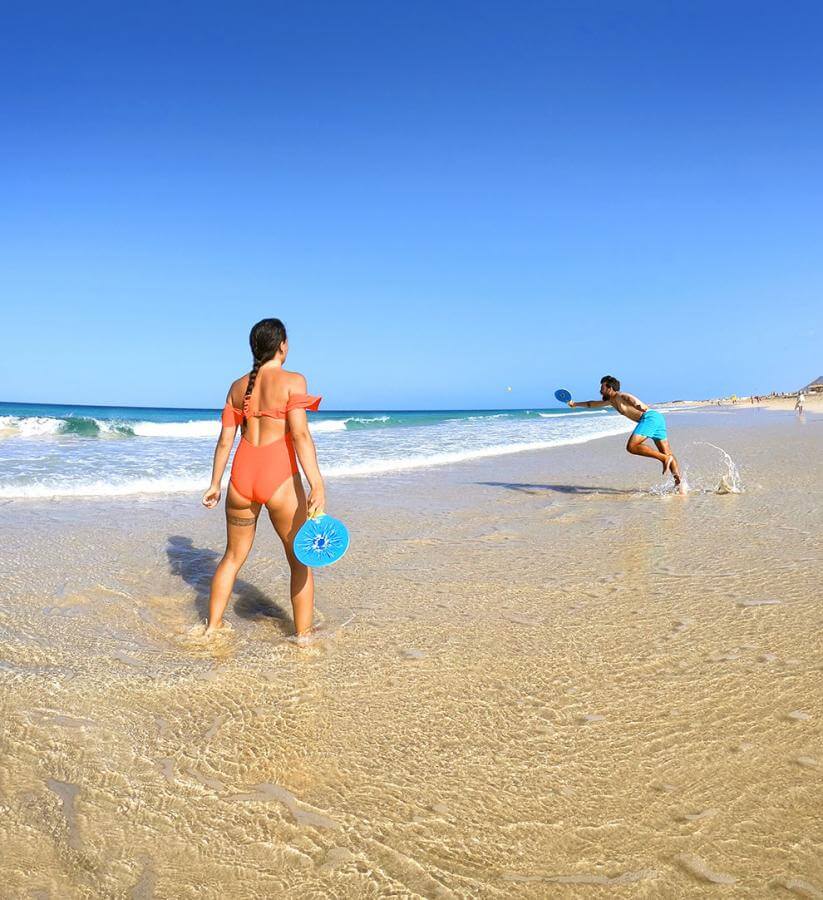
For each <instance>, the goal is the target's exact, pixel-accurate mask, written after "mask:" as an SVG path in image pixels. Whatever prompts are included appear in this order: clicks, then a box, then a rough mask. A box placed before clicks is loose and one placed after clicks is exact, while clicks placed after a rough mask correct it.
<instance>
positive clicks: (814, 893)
mask: <svg viewBox="0 0 823 900" xmlns="http://www.w3.org/2000/svg"><path fill="white" fill-rule="evenodd" d="M775 884H776V885H777V886H778V887H782V888H785V889H786V890H787V891H790V892H791V893H792V894H794V895H795V896H797V897H806V898H808V900H823V891H821V890H820V888H817V887H815V886H814V885H813V884H812V883H811V882H810V881H806V879H805V878H783V879H782V880H781V881H777V882H775Z"/></svg>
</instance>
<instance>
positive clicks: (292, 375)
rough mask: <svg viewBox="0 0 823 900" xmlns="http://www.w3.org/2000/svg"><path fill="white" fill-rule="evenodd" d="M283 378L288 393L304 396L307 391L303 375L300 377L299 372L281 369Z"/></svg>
mask: <svg viewBox="0 0 823 900" xmlns="http://www.w3.org/2000/svg"><path fill="white" fill-rule="evenodd" d="M283 376H284V378H285V379H286V384H287V385H288V388H289V393H291V394H305V393H306V389H307V386H308V385H307V382H306V377H305V375H301V374H300V372H289V371H287V370H286V369H283Z"/></svg>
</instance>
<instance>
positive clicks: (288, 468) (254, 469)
mask: <svg viewBox="0 0 823 900" xmlns="http://www.w3.org/2000/svg"><path fill="white" fill-rule="evenodd" d="M322 399H323V398H322V397H312V396H311V395H310V394H292V396H291V397H289V400H288V403H287V404H286V406H285V407H284V408H283V409H261V410H259V411H258V412H252V411H251V409H250V407H249V400H248V399H247V400H246V401H245V402H244V404H243V409H236V408H235V407H234V406H232V405H231V403H229V402H228V401H226V405H225V406H224V407H223V416H222V422H223V427H224V428H225V427H228V426H230V425H241V426H242V424H243V420H244V419H247V418H249V417H251V416H258V417H262V416H268V417H269V418H271V419H285V418H286V413H288V412H289V411H290V410H292V409H305V410H307V411H309V410H310V411H312V412H315V411H316V410H317V409H318V407H319V406H320V401H321V400H322ZM296 474H297V456H296V455H295V452H294V443H293V442H292V437H291V432H290V431H287V432H286V433H285V434H284V435H283V437H281V438H278V439H277V440H276V441H272V443H270V444H261V445H260V446H255V445H254V444H251V443H249V441H247V440H246V439H245V437H243V436H242V435H241V437H240V443H239V444H238V446H237V452H236V453H235V454H234V462H233V463H232V467H231V483H232V484H233V485H234V486H235V488H236V489H237V491H238V492H239V493H241V494H242V495H243V496H244V497H246V498H247V499H249V500H253V501H254V502H255V503H262V504H266V503H268V501H269V500H270V499H271V498H272V496H273V495H274V492H275V491H276V490H277V488H279V487H280V485H281V484H282V483H283V482H284V481H285V480H286V479H287V478H291V477H292V476H293V475H296Z"/></svg>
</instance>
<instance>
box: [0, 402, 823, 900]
mask: <svg viewBox="0 0 823 900" xmlns="http://www.w3.org/2000/svg"><path fill="white" fill-rule="evenodd" d="M822 425H823V419H821V418H819V417H818V416H815V415H814V414H812V415H809V416H808V417H806V418H805V420H803V421H801V420H800V419H798V417H796V416H794V415H791V414H789V413H785V412H784V413H778V412H775V414H774V415H769V416H763V415H761V414H759V412H758V411H757V410H754V411H752V410H746V409H745V408H744V409H739V408H725V407H721V408H720V409H708V410H696V411H687V410H683V411H678V412H676V413H675V414H674V415H672V416H671V418H670V421H669V431H670V436H671V440H672V445H673V449H674V450H675V452H677V453H678V454H679V455H680V457H681V460H682V461H683V462H684V464H685V465H686V471H687V478H690V479H691V480H692V481H693V483H694V486H695V487H696V488H697V490H696V491H695V493H694V494H693V495H692V496H690V497H686V498H681V497H677V496H674V495H672V494H670V493H668V492H665V491H663V490H661V489H660V488H661V485H662V479H661V476H660V473H659V471H658V466H657V465H656V464H654V463H652V462H649V461H646V460H639V459H637V458H635V457H631V456H629V455H628V454H627V453H625V450H624V449H623V447H624V444H625V436H624V435H615V436H609V437H604V438H600V439H597V440H593V441H590V442H588V443H585V444H578V445H575V446H565V447H556V448H553V449H551V450H547V451H524V452H520V453H515V454H510V455H506V456H498V457H494V458H485V459H477V460H473V461H469V462H462V463H460V464H459V465H451V466H442V467H436V468H432V469H427V470H412V471H408V472H399V473H393V474H391V475H387V476H382V477H379V478H375V477H372V478H340V479H332V480H331V481H330V482H329V503H330V511H332V512H333V513H334V514H337V515H340V516H341V517H342V518H343V519H344V520H346V521H347V523H348V524H349V525H350V527H351V531H352V538H353V541H352V548H351V551H350V553H349V555H348V556H347V557H346V558H345V559H344V560H343V561H342V562H341V563H340V564H338V565H337V566H334V567H332V568H331V569H329V570H326V571H322V572H320V573H319V574H318V619H319V621H320V624H321V635H322V637H321V640H319V641H318V642H317V643H316V644H315V645H314V646H313V647H311V648H309V649H308V650H300V649H298V648H297V647H295V646H294V645H293V644H292V643H291V642H290V641H289V635H290V633H291V618H290V610H288V609H287V606H288V604H287V599H286V598H287V594H286V590H285V577H286V566H285V563H284V562H283V560H282V558H281V557H282V551H280V549H279V548H278V547H277V545H276V543H275V540H274V537H273V535H270V534H268V533H267V532H265V531H264V530H263V528H264V525H263V524H262V523H261V526H260V528H261V533H260V535H259V536H258V541H257V545H256V547H255V549H254V550H253V552H252V556H251V558H250V560H249V563H248V564H247V566H246V568H244V570H243V572H242V573H241V583H240V585H239V587H238V591H237V592H236V596H235V597H234V598H233V599H232V602H231V603H230V606H229V611H228V614H227V620H228V621H229V623H230V624H231V626H232V629H231V631H230V632H228V633H227V634H226V635H224V636H223V637H221V638H220V640H218V641H213V642H211V643H208V642H205V641H203V640H202V639H201V638H200V637H199V636H198V634H197V628H196V626H197V623H198V621H199V620H201V619H202V618H203V616H204V613H205V604H206V602H207V589H208V582H209V578H210V574H211V572H212V571H213V567H214V564H215V562H216V560H217V559H218V558H219V555H220V553H221V552H222V544H223V521H222V515H221V513H220V512H218V511H215V512H208V511H206V510H204V509H203V508H202V507H199V505H198V497H197V496H196V495H194V494H179V495H173V496H170V497H168V498H157V497H149V498H129V499H126V498H114V499H111V498H109V499H106V500H105V501H104V500H95V501H92V502H87V501H80V500H70V499H64V500H61V501H59V502H55V503H48V502H44V501H41V500H37V501H35V500H27V501H7V502H5V503H4V504H2V505H0V523H2V527H3V529H4V534H7V535H8V536H9V537H8V541H7V546H6V552H5V553H4V555H3V562H4V567H3V568H4V571H3V572H2V577H3V580H4V581H3V583H4V584H5V586H6V589H5V592H4V596H3V600H2V624H3V628H4V634H5V640H4V649H3V657H2V660H0V690H1V691H2V698H3V706H4V710H3V712H4V722H5V723H6V725H5V731H4V736H3V741H4V745H3V749H4V756H5V758H6V760H7V765H6V767H5V768H4V771H3V772H2V773H0V797H2V801H3V804H4V808H5V810H6V814H5V815H4V817H3V821H2V824H0V838H1V839H2V840H3V841H4V845H5V848H6V852H5V854H4V862H3V863H0V871H2V873H3V877H4V880H5V883H6V885H7V886H8V889H9V890H10V891H11V892H12V893H13V894H15V895H16V894H19V893H22V892H24V891H26V890H33V889H35V888H39V889H41V890H44V891H48V892H50V893H51V894H52V895H58V896H74V895H76V894H79V895H82V894H83V893H84V892H85V894H92V895H100V894H118V893H124V892H128V891H131V890H144V895H145V896H151V893H150V891H148V889H147V888H146V886H150V887H151V889H152V890H154V891H155V892H156V893H157V895H158V896H177V897H187V896H192V897H194V896H212V895H213V896H250V895H254V894H260V895H267V896H274V895H285V894H290V895H298V896H299V895H302V894H308V893H311V892H312V891H315V892H320V893H326V894H332V895H334V896H340V897H347V896H351V897H358V896H364V895H365V896H368V895H374V896H381V895H385V894H389V893H392V892H394V893H398V892H399V893H401V894H412V895H414V894H416V895H421V896H438V897H439V896H442V897H447V896H473V897H474V896H481V897H506V896H511V894H512V892H515V891H516V893H517V895H518V896H523V897H541V896H545V895H546V893H547V892H550V891H559V892H562V893H563V895H567V896H577V895H578V894H579V895H581V896H582V895H587V896H588V895H589V894H590V893H591V892H593V891H597V890H598V886H600V887H599V889H600V890H601V891H604V890H608V888H609V885H620V886H621V887H620V890H621V894H622V895H625V896H637V897H643V896H660V895H661V894H668V895H670V896H680V895H688V896H703V895H704V894H705V895H706V896H708V895H710V894H711V893H712V892H713V891H715V890H716V886H715V885H713V883H712V881H713V876H718V877H720V876H722V877H723V878H729V879H731V878H733V879H735V881H734V884H735V888H734V890H735V892H736V894H735V895H736V896H752V897H756V896H762V895H763V893H765V892H767V891H768V890H770V889H771V888H772V887H773V885H774V884H776V883H778V882H781V881H782V882H788V881H791V880H792V879H802V880H804V881H806V882H809V883H811V884H812V885H816V887H817V889H821V888H823V867H821V862H820V859H821V857H820V853H819V850H820V845H821V844H820V841H821V834H820V826H819V818H818V814H817V811H818V810H819V808H820V805H821V801H823V794H821V781H820V771H821V766H823V744H821V737H820V722H821V716H823V702H822V698H821V691H820V672H821V660H822V659H823V653H822V651H823V646H822V645H821V637H820V636H821V625H823V617H822V616H821V608H820V602H819V600H820V594H819V583H818V581H819V579H818V577H817V573H819V570H820V562H821V559H820V541H819V535H820V529H821V524H823V523H821V512H820V510H821V504H820V499H821V489H820V476H821V463H820V459H821V458H822V457H821V453H820V449H821V444H823V427H822ZM712 445H716V446H717V447H722V448H723V450H724V451H726V452H728V454H729V455H730V457H731V458H732V459H733V461H734V462H735V463H736V465H737V466H738V468H739V474H740V477H741V479H742V487H743V492H742V493H740V494H728V493H725V494H718V493H715V492H714V490H713V487H716V486H719V485H720V482H721V479H722V478H723V477H724V476H725V475H726V474H727V463H726V461H725V460H724V458H723V457H722V456H721V455H720V452H719V451H718V450H716V449H713V448H712ZM715 880H716V879H715ZM141 885H142V886H143V887H142V888H141V887H140V886H141ZM204 891H205V894H204ZM209 891H211V893H209ZM138 895H139V894H138Z"/></svg>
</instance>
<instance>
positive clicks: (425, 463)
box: [323, 420, 630, 478]
mask: <svg viewBox="0 0 823 900" xmlns="http://www.w3.org/2000/svg"><path fill="white" fill-rule="evenodd" d="M629 430H630V429H629V427H628V425H625V424H623V421H622V420H621V421H619V422H616V423H615V426H614V428H613V429H611V430H609V431H599V432H597V433H595V434H583V435H573V436H567V437H557V438H554V439H552V440H546V441H528V442H523V443H517V444H496V445H492V446H488V447H476V448H474V449H471V450H452V451H446V452H442V453H421V454H418V455H413V456H402V457H388V458H386V457H384V458H377V459H372V460H369V461H368V462H363V463H343V464H340V465H336V466H330V467H328V468H324V470H323V471H324V474H325V475H327V476H329V477H338V478H342V477H351V476H365V475H380V474H386V473H390V472H402V471H406V470H409V469H426V468H430V467H433V466H446V465H452V464H454V463H461V462H467V461H469V460H473V459H485V458H487V457H492V456H508V455H509V454H512V453H523V452H525V451H527V450H547V449H549V448H551V447H566V446H569V445H572V444H585V443H588V442H589V441H595V440H597V439H598V438H603V437H610V436H612V435H615V434H623V433H625V432H627V431H629Z"/></svg>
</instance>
